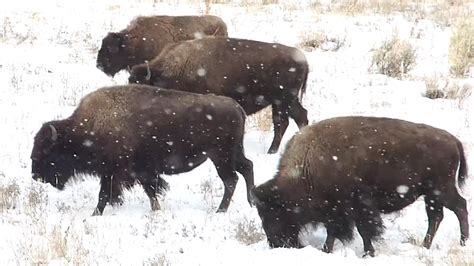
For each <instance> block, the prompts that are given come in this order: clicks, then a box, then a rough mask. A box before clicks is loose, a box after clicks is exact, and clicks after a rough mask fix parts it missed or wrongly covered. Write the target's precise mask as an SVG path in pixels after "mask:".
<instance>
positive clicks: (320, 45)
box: [298, 32, 346, 52]
mask: <svg viewBox="0 0 474 266" xmlns="http://www.w3.org/2000/svg"><path fill="white" fill-rule="evenodd" d="M300 38H301V42H300V43H299V45H298V46H299V47H300V48H302V49H303V50H305V51H308V52H311V51H313V50H315V49H321V50H322V51H332V52H337V51H338V50H339V49H341V47H343V46H344V45H345V44H346V39H345V38H339V37H331V36H329V35H327V34H325V33H323V32H310V33H305V34H303V35H302V36H301V37H300Z"/></svg>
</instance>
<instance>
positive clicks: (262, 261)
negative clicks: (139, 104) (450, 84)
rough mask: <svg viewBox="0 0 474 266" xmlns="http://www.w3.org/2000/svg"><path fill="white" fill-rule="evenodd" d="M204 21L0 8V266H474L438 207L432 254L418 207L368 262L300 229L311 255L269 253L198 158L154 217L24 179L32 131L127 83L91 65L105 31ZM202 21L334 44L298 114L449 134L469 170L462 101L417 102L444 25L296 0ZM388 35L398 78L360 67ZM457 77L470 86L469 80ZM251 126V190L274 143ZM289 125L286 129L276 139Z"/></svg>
mask: <svg viewBox="0 0 474 266" xmlns="http://www.w3.org/2000/svg"><path fill="white" fill-rule="evenodd" d="M194 2H198V1H194ZM203 2H204V1H203ZM323 2H328V1H323ZM203 12H205V6H204V4H203V3H201V4H197V3H187V2H184V1H179V0H174V1H166V3H154V1H151V0H135V1H129V0H113V1H112V0H101V1H94V0H84V1H70V0H61V1H59V0H43V1H27V0H16V1H8V5H5V4H2V8H1V9H0V21H1V22H2V24H1V25H2V27H1V28H0V122H1V123H2V130H1V133H0V192H1V193H0V239H1V241H0V264H1V265H6V264H10V265H24V264H32V263H35V264H36V263H38V264H45V263H46V264H60V265H61V264H94V265H96V264H100V265H103V264H104V263H110V264H123V265H137V264H145V265H151V264H152V265H314V264H316V263H321V264H328V263H332V264H333V265H340V264H342V263H345V264H350V265H380V264H384V265H401V264H402V263H404V264H406V265H473V264H474V255H473V254H474V243H473V241H469V242H468V243H467V246H466V247H459V245H458V241H459V225H458V222H457V219H456V218H455V216H454V214H453V213H452V212H450V211H449V210H446V211H445V219H444V221H443V222H442V223H441V226H440V229H439V231H438V234H437V235H436V237H435V239H434V243H433V247H432V248H431V249H430V250H426V249H424V248H422V247H421V245H420V242H421V241H422V239H423V237H424V234H425V232H426V228H427V218H426V214H425V210H424V203H423V201H422V200H419V201H417V202H415V203H414V204H413V205H411V206H410V207H408V208H406V209H404V210H403V211H401V212H400V213H397V214H391V215H387V216H384V222H385V225H386V228H387V229H386V232H385V233H384V234H383V237H382V239H380V240H379V241H378V242H376V243H375V248H376V250H377V256H376V257H375V258H367V259H363V258H361V255H362V252H363V246H362V241H361V239H360V237H359V236H358V235H357V234H356V237H355V240H354V241H353V242H351V243H348V244H345V245H343V244H342V243H340V242H336V246H335V251H334V253H333V254H325V253H323V252H321V251H320V249H321V246H322V243H323V241H324V239H325V230H324V229H322V228H314V227H310V226H308V228H306V229H307V230H304V232H302V233H301V240H302V241H303V242H305V243H308V244H311V245H310V246H307V247H305V248H303V249H270V248H269V247H268V245H267V243H266V241H265V238H264V237H263V235H262V234H263V231H262V229H261V227H260V219H259V217H258V215H257V212H256V209H255V208H251V207H250V206H249V205H248V203H247V202H246V197H245V186H244V181H243V180H240V181H239V184H238V187H237V189H236V192H235V195H234V197H233V201H232V203H231V205H230V208H229V211H228V212H227V213H219V214H216V213H215V210H216V209H217V205H218V203H219V202H220V199H221V197H222V193H223V186H222V182H221V181H220V179H219V178H218V176H217V173H216V171H215V169H214V167H213V165H212V164H211V163H209V162H206V163H204V164H203V165H202V166H199V167H198V168H196V169H195V170H193V171H191V172H189V173H186V174H181V175H175V176H166V177H165V179H166V180H167V181H168V182H169V183H170V187H171V189H170V191H169V192H168V193H167V195H166V196H165V197H164V198H163V199H162V200H161V202H162V204H161V205H162V210H161V211H158V212H151V210H150V206H149V202H148V199H147V198H146V196H145V194H144V193H143V191H142V189H141V188H139V187H136V188H134V189H132V190H131V191H129V192H126V193H125V196H126V200H125V203H124V205H123V206H121V207H116V208H112V207H110V206H108V207H106V209H105V212H104V215H103V216H101V217H91V216H90V215H91V213H92V211H93V208H94V207H95V205H96V203H97V195H98V190H99V182H98V179H97V178H95V177H90V176H85V177H78V180H77V181H74V182H70V183H69V184H68V185H67V187H66V189H65V190H64V191H57V190H55V189H54V188H52V187H51V186H49V185H46V184H40V183H36V182H34V181H32V179H31V176H30V159H29V156H30V152H31V149H32V144H33V136H34V134H35V133H36V132H37V130H38V129H39V127H40V126H41V124H42V123H43V122H45V121H49V120H53V119H58V118H64V117H66V116H68V115H69V114H70V113H71V112H72V110H74V108H75V106H76V105H77V103H78V102H79V100H80V99H81V97H82V96H83V95H85V94H86V93H88V92H90V91H93V90H95V89H97V88H99V87H101V86H106V85H112V84H123V83H125V82H126V79H127V75H126V73H120V74H119V75H118V76H116V77H115V78H114V79H113V80H112V79H110V78H108V77H107V76H105V74H103V73H102V72H100V71H99V70H98V69H96V67H95V57H96V53H97V49H98V46H99V45H100V43H101V39H102V38H103V37H104V36H105V35H106V33H107V32H109V31H118V30H121V29H122V28H124V27H125V26H126V25H127V24H128V22H129V21H130V20H131V19H132V18H133V17H135V16H138V15H150V14H168V15H182V14H203ZM210 12H211V13H212V14H216V15H219V16H221V17H222V18H223V19H224V21H225V22H226V23H227V25H228V29H229V34H230V36H233V37H240V38H247V39H256V40H261V41H269V42H273V41H275V42H280V43H283V44H287V45H293V46H295V45H297V44H298V43H300V42H301V41H302V39H303V38H304V36H312V35H313V34H314V35H315V34H317V33H322V34H326V35H327V36H328V37H331V38H334V39H338V40H343V45H342V47H341V48H340V49H339V50H337V51H331V49H316V50H313V51H306V56H307V58H308V60H309V62H310V65H311V73H310V75H309V80H308V88H307V94H306V96H305V99H304V106H305V107H306V108H307V109H308V111H309V112H308V113H309V117H310V121H312V122H315V121H319V120H321V119H324V118H329V117H333V116H340V115H355V114H357V115H373V116H388V117H396V118H402V119H406V120H410V121H414V122H423V123H427V124H430V125H433V126H436V127H439V128H443V129H446V130H448V131H449V132H451V133H452V134H454V135H456V136H457V137H459V138H460V139H461V140H462V142H463V144H464V145H465V147H466V151H467V155H468V163H469V164H470V165H474V155H473V152H474V140H473V138H472V136H473V135H474V127H473V126H472V123H474V110H473V108H474V98H473V96H469V97H467V98H465V99H464V100H463V101H458V100H445V99H438V100H430V99H428V98H425V97H422V93H423V92H424V91H425V83H424V82H423V79H422V78H423V77H444V76H447V75H448V73H449V65H448V46H449V38H450V36H451V30H450V28H446V27H442V26H439V25H437V24H436V23H433V22H431V21H429V20H425V19H422V18H416V19H415V18H410V17H407V16H403V15H390V16H381V15H374V14H372V15H357V16H344V15H343V14H340V13H325V14H321V13H318V12H316V11H315V10H314V9H312V8H310V7H308V6H307V5H306V6H305V5H304V4H301V2H299V1H292V3H289V4H286V5H266V6H254V5H240V4H225V5H213V6H212V7H211V10H210ZM393 34H398V35H399V36H400V37H401V38H403V39H406V40H409V41H410V42H411V43H412V44H413V45H414V47H415V48H416V54H417V65H416V67H415V68H414V69H413V70H412V71H411V72H410V73H409V76H410V77H409V78H407V79H404V80H396V79H392V78H389V77H387V76H384V75H379V74H373V72H372V71H370V66H371V55H372V53H373V49H374V48H377V47H378V46H379V45H380V44H381V43H382V42H383V41H385V40H386V39H388V38H390V37H391V36H393ZM325 45H327V46H328V47H331V45H332V44H331V43H327V44H325ZM460 82H461V84H462V83H466V84H470V85H471V86H472V85H474V80H473V79H472V78H471V79H464V80H461V81H460ZM249 121H250V122H249V123H248V132H247V134H246V139H245V148H246V153H247V156H248V157H249V158H250V159H251V160H252V161H253V162H254V166H255V169H254V171H255V182H256V184H260V183H263V182H264V181H266V180H268V179H270V178H272V177H273V174H274V171H275V167H276V164H277V162H278V159H279V155H278V154H276V155H267V154H265V151H266V150H267V149H268V146H269V145H270V141H271V137H272V135H271V134H270V133H269V132H260V131H258V130H257V128H258V127H256V126H255V124H254V123H255V120H252V118H250V119H249ZM252 121H253V122H252ZM296 130H297V128H296V126H295V124H294V123H293V122H292V124H291V126H290V128H289V130H288V131H287V134H286V135H285V139H284V141H285V142H286V141H287V140H288V138H289V137H290V136H291V135H292V134H293V133H294V132H296ZM280 150H281V149H280ZM471 168H474V167H471ZM470 178H471V179H472V178H473V174H472V173H471V175H470ZM471 183H473V182H468V183H467V185H466V186H465V187H464V189H463V194H464V195H465V196H466V198H467V199H468V202H469V208H470V212H471V213H472V214H473V215H471V218H470V224H471V231H474V230H473V229H474V227H473V226H472V225H473V224H474V208H472V207H471V206H472V197H473V196H474V186H472V185H471ZM16 192H19V194H18V195H16V194H15V193H16ZM8 193H10V194H8ZM5 195H7V197H6V196H5ZM8 195H9V197H8ZM9 199H17V200H16V202H14V203H13V205H14V206H13V207H11V208H7V207H8V202H9ZM244 242H247V243H244ZM248 243H250V244H249V245H247V244H248Z"/></svg>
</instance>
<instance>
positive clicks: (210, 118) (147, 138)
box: [31, 85, 254, 215]
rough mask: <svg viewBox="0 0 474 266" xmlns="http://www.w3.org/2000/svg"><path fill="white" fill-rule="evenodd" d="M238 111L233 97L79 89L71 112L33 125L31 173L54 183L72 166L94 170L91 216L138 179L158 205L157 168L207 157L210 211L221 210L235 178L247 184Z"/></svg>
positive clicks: (185, 165) (176, 169)
mask: <svg viewBox="0 0 474 266" xmlns="http://www.w3.org/2000/svg"><path fill="white" fill-rule="evenodd" d="M244 124H245V113H244V111H243V110H242V108H241V107H240V106H239V104H238V103H237V102H235V101H234V100H232V99H230V98H227V97H222V96H215V95H201V94H194V93H187V92H180V91H175V90H162V89H158V88H156V87H151V86H143V85H128V86H117V87H109V88H102V89H99V90H97V91H95V92H92V93H90V94H89V95H87V96H85V97H84V98H83V99H82V100H81V102H80V104H79V106H78V107H77V108H76V110H75V111H74V112H73V114H72V115H71V116H70V117H68V118H66V119H63V120H57V121H50V122H47V123H45V124H43V126H42V127H41V129H40V130H39V132H38V133H37V134H36V136H35V139H34V146H33V151H32V153H31V160H32V175H33V178H34V179H35V180H42V181H43V182H47V183H50V184H51V185H53V186H54V187H56V188H58V189H62V188H63V187H64V185H65V184H66V182H67V181H68V180H69V179H70V178H71V177H72V176H73V175H74V174H75V173H88V174H93V175H98V176H99V177H100V184H101V185H100V191H99V201H98V204H97V207H96V209H95V211H94V213H93V214H94V215H101V214H102V212H103V210H104V208H105V206H106V204H107V203H112V204H113V203H118V202H121V194H122V189H123V188H128V187H130V186H132V185H134V183H136V182H138V183H140V184H141V186H142V187H143V189H144V190H145V192H146V194H147V196H148V197H149V199H150V203H151V208H152V210H158V209H159V208H160V206H159V203H158V200H157V196H159V195H160V194H161V192H162V191H163V189H165V188H166V186H167V183H166V182H165V181H164V180H163V179H162V178H161V177H160V174H168V175H169V174H178V173H183V172H187V171H190V170H192V169H193V168H195V167H197V166H199V165H200V164H202V163H203V162H204V161H206V160H207V159H208V158H209V159H210V160H211V161H212V162H213V163H214V165H215V167H216V169H217V172H218V175H219V177H220V178H221V179H222V182H223V183H224V189H225V191H224V196H223V198H222V202H221V203H220V205H219V208H218V211H219V212H225V211H226V210H227V208H228V207H229V203H230V200H231V198H232V195H233V193H234V189H235V186H236V184H237V181H238V176H237V174H236V171H237V172H239V173H240V174H242V176H243V177H244V178H245V181H246V185H247V198H248V200H249V202H251V199H250V193H249V191H250V189H251V188H252V187H253V186H254V181H253V166H252V162H251V161H250V160H248V159H247V158H246V157H245V155H244V150H243V135H244Z"/></svg>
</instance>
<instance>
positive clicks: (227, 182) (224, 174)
mask: <svg viewBox="0 0 474 266" xmlns="http://www.w3.org/2000/svg"><path fill="white" fill-rule="evenodd" d="M218 156H219V157H218ZM221 156H222V155H216V156H212V157H211V156H210V158H211V160H212V162H213V163H214V165H215V166H216V169H217V173H218V174H219V177H220V178H221V180H222V182H223V183H224V196H223V197H222V201H221V204H220V205H219V208H218V209H217V212H226V211H227V209H228V208H229V204H230V200H231V199H232V196H233V195H234V190H235V186H236V185H237V181H238V180H239V177H238V176H237V174H236V173H235V167H234V165H235V163H234V162H233V161H232V160H231V159H229V158H231V157H229V156H222V157H221ZM214 157H218V158H214Z"/></svg>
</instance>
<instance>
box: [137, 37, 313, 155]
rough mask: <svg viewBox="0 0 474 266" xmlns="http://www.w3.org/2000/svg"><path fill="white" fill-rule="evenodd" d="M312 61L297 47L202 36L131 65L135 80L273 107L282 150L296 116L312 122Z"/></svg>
mask: <svg viewBox="0 0 474 266" xmlns="http://www.w3.org/2000/svg"><path fill="white" fill-rule="evenodd" d="M308 72H309V66H308V63H307V61H306V57H305V55H304V53H303V52H301V51H299V50H298V49H296V48H294V47H288V46H285V45H282V44H277V43H265V42H258V41H252V40H244V39H235V38H222V37H215V38H202V39H196V40H192V41H186V42H180V43H177V44H172V45H169V46H167V47H166V48H165V49H164V50H163V51H162V53H161V54H160V55H159V56H157V57H156V58H155V59H153V60H152V61H151V62H150V63H149V64H141V65H137V66H135V67H133V68H132V70H131V71H130V78H129V83H131V84H135V83H138V84H148V85H153V86H158V87H162V88H172V89H176V90H182V91H189V92H194V93H202V94H206V93H214V94H217V95H224V96H227V97H230V98H232V99H234V100H236V101H237V102H238V103H239V104H240V105H241V106H242V107H243V108H244V110H245V112H246V113H247V115H251V114H254V113H255V112H258V111H260V110H262V109H263V108H265V107H267V106H271V108H272V119H273V129H274V137H273V141H272V143H271V145H270V148H269V149H268V153H276V152H277V151H278V148H279V146H280V142H281V139H282V137H283V135H284V134H285V131H286V129H287V127H288V124H289V118H292V119H293V120H294V121H295V122H296V124H297V125H298V127H300V128H301V127H303V126H305V125H307V124H308V116H307V111H306V109H304V107H303V106H302V105H301V101H302V98H303V95H304V93H305V90H306V80H307V78H308Z"/></svg>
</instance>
